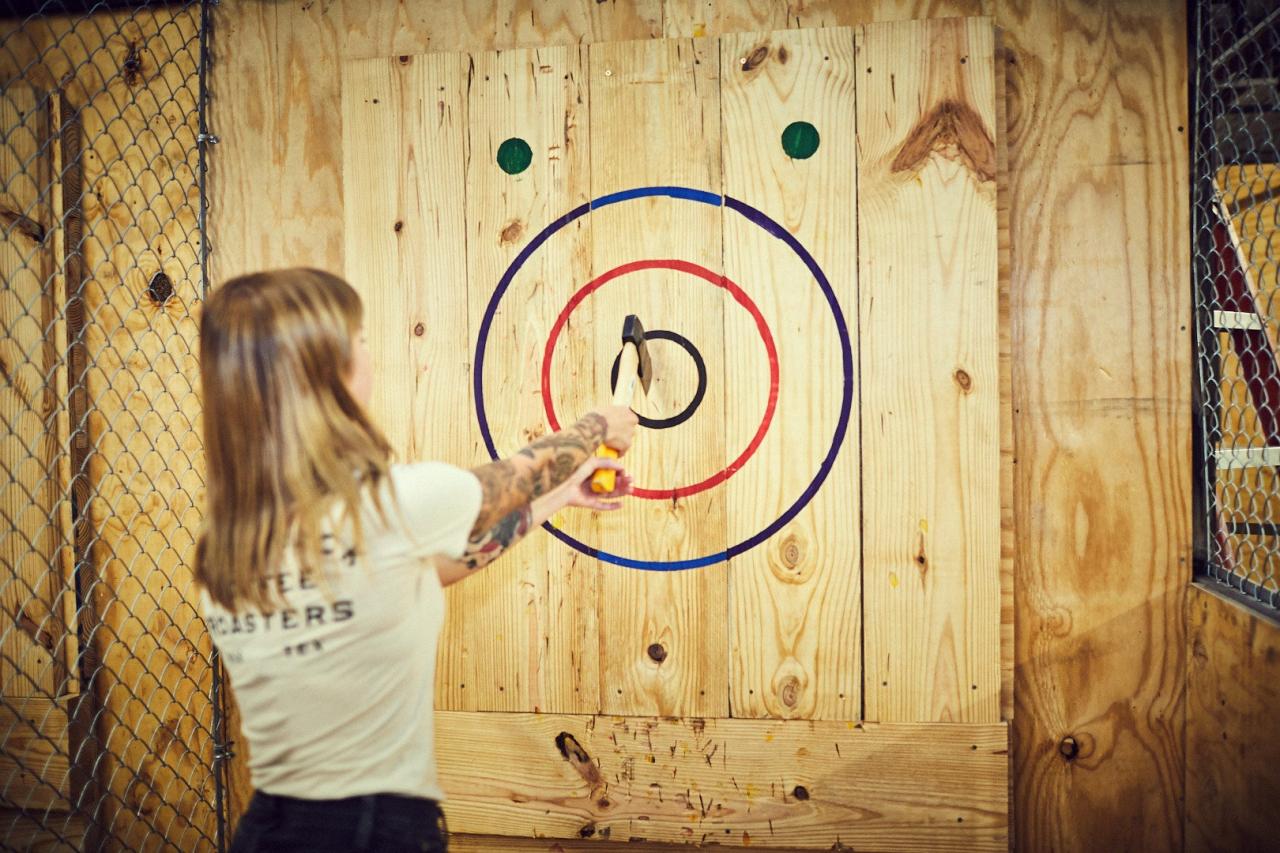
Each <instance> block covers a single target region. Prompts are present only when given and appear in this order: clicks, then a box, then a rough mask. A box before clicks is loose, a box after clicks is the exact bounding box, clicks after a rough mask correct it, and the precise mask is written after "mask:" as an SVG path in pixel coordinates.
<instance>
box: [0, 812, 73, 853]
mask: <svg viewBox="0 0 1280 853" xmlns="http://www.w3.org/2000/svg"><path fill="white" fill-rule="evenodd" d="M89 837H90V836H89V835H88V834H87V832H86V829H85V823H84V820H83V819H82V818H80V817H78V816H76V815H71V814H65V813H61V812H52V813H48V814H41V815H40V817H39V818H38V819H37V818H35V817H32V816H31V814H30V813H28V812H22V811H18V810H14V809H0V838H3V839H4V843H5V845H6V846H9V847H12V848H13V849H14V850H22V851H25V853H76V851H80V850H85V849H86V844H85V840H86V838H89Z"/></svg>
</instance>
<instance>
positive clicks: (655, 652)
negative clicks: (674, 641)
mask: <svg viewBox="0 0 1280 853" xmlns="http://www.w3.org/2000/svg"><path fill="white" fill-rule="evenodd" d="M647 651H648V653H649V659H650V660H651V661H653V662H654V663H662V662H663V661H664V660H666V659H667V650H666V648H664V647H663V645H662V643H650V644H649V648H648V650H647Z"/></svg>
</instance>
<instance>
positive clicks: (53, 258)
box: [0, 84, 75, 698]
mask: <svg viewBox="0 0 1280 853" xmlns="http://www.w3.org/2000/svg"><path fill="white" fill-rule="evenodd" d="M55 101H56V96H51V95H50V94H49V93H48V92H43V91H40V90H38V89H35V88H34V87H32V86H29V85H25V84H14V85H10V86H7V87H5V89H4V90H3V92H0V138H2V140H3V141H0V279H2V280H3V281H4V287H3V289H0V374H2V375H3V384H0V430H3V436H2V437H0V525H3V527H0V695H3V696H11V697H17V696H42V697H45V698H51V697H55V696H59V695H63V694H65V693H68V692H75V686H74V684H73V683H72V682H70V681H68V678H69V675H70V674H71V672H73V671H74V670H73V662H74V657H68V653H69V652H73V651H74V644H73V643H71V640H72V636H71V632H72V631H74V613H71V614H68V612H67V607H66V605H67V603H68V602H66V601H65V599H66V598H67V597H68V595H70V594H71V593H70V586H69V580H70V576H69V574H68V573H67V570H68V568H69V567H70V560H71V552H70V546H69V542H70V525H69V524H68V522H69V513H65V512H64V510H67V509H69V505H68V501H69V499H70V496H69V495H68V493H67V491H66V489H65V488H61V489H60V488H59V487H60V485H62V484H64V483H65V482H66V474H65V466H66V463H67V449H68V448H67V434H66V420H65V418H66V401H67V395H66V393H65V390H66V370H67V368H66V343H65V341H66V336H65V326H64V325H63V324H62V318H63V317H64V316H65V300H66V291H65V286H64V282H63V280H62V277H61V268H62V263H61V260H60V258H59V256H58V250H59V249H60V248H61V247H62V228H61V221H60V219H59V218H58V216H57V214H58V211H57V210H55V208H54V205H53V201H54V198H55V196H58V195H59V194H60V190H61V187H62V183H61V181H60V180H58V179H57V178H56V163H55V158H57V157H58V156H59V151H58V148H59V145H58V134H57V130H56V128H55V127H54V118H53V115H52V112H53V111H54V103H55ZM59 330H62V331H63V336H62V338H61V340H62V345H61V346H59V340H58V337H57V335H56V333H57V331H59ZM59 388H61V389H62V390H63V393H62V394H59V393H58V390H59ZM73 609H74V608H73ZM69 615H70V616H71V618H68V616H69Z"/></svg>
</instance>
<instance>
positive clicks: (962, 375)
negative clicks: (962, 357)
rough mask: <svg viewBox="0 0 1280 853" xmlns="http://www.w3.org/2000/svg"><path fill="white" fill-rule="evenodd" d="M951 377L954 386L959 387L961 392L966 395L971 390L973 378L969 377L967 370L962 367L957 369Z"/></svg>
mask: <svg viewBox="0 0 1280 853" xmlns="http://www.w3.org/2000/svg"><path fill="white" fill-rule="evenodd" d="M953 375H954V376H955V380H956V384H957V385H959V386H960V390H961V391H963V392H964V393H966V394H968V393H969V392H970V391H972V390H973V377H971V376H970V375H969V372H968V371H967V370H965V369H964V368H963V367H957V368H956V372H955V373H954V374H953Z"/></svg>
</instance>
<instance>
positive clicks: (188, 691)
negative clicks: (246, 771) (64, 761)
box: [0, 8, 215, 850]
mask: <svg viewBox="0 0 1280 853" xmlns="http://www.w3.org/2000/svg"><path fill="white" fill-rule="evenodd" d="M199 20H200V15H199V9H198V8H185V9H164V10H158V11H151V10H148V11H145V12H141V13H130V12H115V13H109V14H103V15H100V16H97V17H95V18H94V19H92V20H90V21H83V20H81V19H80V18H79V17H71V18H66V17H46V18H41V19H39V20H32V21H29V22H28V23H27V24H26V25H25V26H24V28H23V31H22V34H21V35H20V36H17V37H15V38H14V39H13V40H12V41H11V42H6V50H5V51H3V52H0V54H2V57H0V78H2V79H5V80H10V79H13V77H14V76H15V75H16V74H17V73H18V72H19V71H22V73H23V74H24V76H25V77H26V79H27V80H28V81H30V82H32V83H34V84H35V85H37V86H40V87H41V88H43V89H44V90H46V91H49V92H54V91H58V93H59V94H58V97H57V98H56V99H55V100H54V101H52V102H51V104H53V106H54V107H56V109H57V111H58V114H59V115H60V116H61V119H60V120H59V124H60V126H61V128H62V129H63V131H64V137H65V133H66V132H68V129H69V128H76V130H75V131H74V133H75V138H74V140H70V139H67V138H64V139H63V143H64V144H66V145H67V146H68V147H67V151H68V152H72V151H74V152H76V153H74V154H73V153H68V155H67V156H68V157H74V161H73V162H65V163H64V166H65V168H66V169H67V172H66V174H65V175H64V178H65V180H66V181H67V182H68V184H67V186H64V188H63V191H62V192H61V193H59V194H57V195H55V198H56V199H57V200H58V201H61V202H63V203H64V204H65V207H64V209H63V211H62V213H63V215H64V216H65V217H66V219H65V224H66V225H67V232H66V234H65V235H62V236H61V237H59V239H61V240H62V241H63V242H62V245H61V247H60V248H59V249H58V251H59V252H60V253H61V252H64V251H65V253H66V270H65V272H67V274H68V276H69V278H68V285H69V288H70V292H67V293H66V294H65V299H66V303H65V304H66V305H67V306H68V309H67V310H68V312H69V313H74V314H75V315H76V316H77V317H80V318H82V319H83V324H84V325H83V330H82V332H81V333H80V334H81V335H82V337H80V339H79V343H78V344H77V347H78V349H79V351H80V354H81V355H82V356H83V359H84V361H83V363H84V364H86V365H88V369H87V370H86V371H85V373H84V375H83V376H76V377H72V379H71V381H72V382H74V381H75V380H76V379H79V380H80V381H81V382H82V383H83V391H82V392H80V394H78V395H77V396H78V397H81V398H83V401H84V402H83V405H84V406H85V410H86V411H87V417H86V419H85V420H84V421H83V422H79V421H78V422H77V423H76V424H75V428H76V430H77V433H76V434H75V435H73V436H70V438H71V439H72V440H73V441H74V442H75V445H76V447H77V448H80V449H78V450H77V452H83V453H84V454H85V461H84V465H83V467H82V468H81V467H80V465H79V464H77V471H76V473H77V479H76V481H75V485H76V487H77V489H78V490H79V489H80V488H81V487H83V491H80V492H79V494H80V497H81V498H82V499H83V501H82V502H81V503H80V509H81V515H80V518H79V519H78V525H79V528H78V531H77V533H78V539H77V541H78V545H77V554H76V557H77V559H78V561H79V570H80V572H81V576H80V579H79V582H80V585H81V589H82V591H83V594H84V602H83V606H82V608H81V613H80V625H79V628H80V630H81V631H82V632H83V633H84V637H85V641H86V642H85V650H84V654H85V658H84V663H85V664H86V665H87V666H89V667H92V668H94V669H96V670H97V678H95V680H94V683H93V685H92V686H93V693H92V695H86V698H85V699H84V700H83V701H82V702H76V703H74V704H73V705H72V706H71V707H73V708H76V709H79V710H77V711H76V712H75V713H73V714H72V716H73V717H74V718H75V721H73V722H72V723H71V729H72V733H71V737H72V738H73V740H72V741H71V742H70V744H69V746H70V747H71V749H72V752H73V754H74V753H75V752H76V751H77V750H84V752H81V753H80V754H81V755H91V756H92V760H91V761H85V762H83V765H82V768H81V769H83V770H85V771H87V772H88V773H89V774H91V775H95V776H96V788H97V790H94V791H93V792H92V793H90V794H87V795H85V796H84V797H83V798H81V797H80V796H79V795H78V794H75V793H74V792H73V802H74V801H80V802H82V803H83V804H84V806H85V813H84V815H82V816H78V817H76V818H75V819H74V820H73V821H71V822H74V823H76V824H77V825H78V826H79V827H80V829H81V830H83V829H88V832H89V837H88V838H87V839H86V840H85V846H89V847H94V846H97V845H98V844H99V843H101V842H103V841H107V842H109V843H112V844H116V845H118V846H121V847H127V848H131V849H142V850H147V849H154V848H155V847H156V846H157V845H158V843H159V841H160V838H159V836H158V835H155V834H151V833H149V831H148V826H155V825H163V826H166V827H167V828H168V841H169V842H170V843H173V844H177V845H179V846H182V847H184V848H189V849H201V846H202V845H205V846H206V847H212V846H213V841H212V839H213V836H214V833H215V826H214V815H213V799H214V793H213V785H212V779H211V777H209V775H208V773H207V770H206V768H207V765H208V762H209V760H210V759H211V757H212V742H211V740H210V737H209V735H210V727H211V722H212V720H211V718H212V708H211V706H210V705H209V703H208V702H207V701H201V699H200V697H202V696H208V694H209V690H210V684H211V676H212V671H211V669H210V667H209V665H208V661H209V656H210V653H211V647H210V643H209V641H208V637H207V634H206V633H205V632H204V629H203V626H202V624H201V622H200V621H199V619H198V617H197V616H196V613H195V609H194V607H193V606H192V604H191V602H192V601H193V600H194V598H195V594H194V590H193V587H192V579H191V575H190V571H189V568H188V560H189V557H190V554H191V550H192V548H193V545H194V536H195V531H196V527H197V525H198V523H199V513H198V510H197V506H196V504H197V500H198V499H199V495H200V491H201V488H202V473H201V471H200V465H201V464H202V459H201V452H200V441H199V435H198V433H197V427H196V424H197V421H198V418H199V399H198V397H197V394H196V388H197V379H196V376H197V373H198V368H197V365H196V363H195V359H194V349H195V341H196V322H195V318H196V316H197V313H196V312H197V310H198V304H199V298H200V291H199V286H200V277H199V268H198V253H199V251H200V241H199V237H198V235H197V234H196V213H197V211H198V210H199V200H198V189H197V184H196V179H195V174H194V169H193V168H192V166H193V163H194V155H193V153H192V152H194V150H195V148H196V139H195V136H196V113H195V109H196V103H195V98H196V87H195V85H194V82H193V81H194V75H195V73H196V63H197V61H198V59H199V51H198V47H197V45H198V41H197V40H196V35H197V26H198V23H199ZM126 61H128V62H129V64H128V68H129V69H131V70H126ZM73 178H74V179H75V180H76V181H78V183H77V184H76V185H75V186H71V185H70V182H71V181H72V180H73ZM81 186H83V191H82V190H81ZM58 196H61V198H58ZM72 220H75V222H76V223H77V226H78V224H79V223H80V222H81V221H82V223H83V228H82V230H81V231H79V232H78V233H76V234H75V235H74V236H73V234H72V229H71V224H72ZM80 237H83V243H81V242H80ZM73 268H74V269H76V270H78V271H79V272H78V274H77V276H76V277H75V278H71V277H70V272H71V271H72V270H73ZM161 272H163V273H164V274H165V275H166V276H167V277H168V279H169V282H170V283H171V285H172V294H171V295H170V296H169V297H168V299H166V300H163V301H160V300H156V299H153V298H152V296H151V295H150V294H151V289H150V285H151V283H152V280H153V278H154V276H156V274H158V273H161ZM60 274H61V273H60ZM72 306H74V307H72ZM59 310H61V309H59ZM68 319H69V318H68ZM59 322H60V323H64V325H59V326H57V327H56V328H55V330H54V334H56V335H65V334H66V332H67V328H66V325H65V321H59ZM51 345H52V344H51ZM61 357H62V356H61V355H60V356H59V358H61ZM76 357H78V356H75V354H74V353H73V358H76ZM76 363H77V362H76V361H72V365H75V364H76ZM50 379H51V380H52V385H53V387H52V388H51V391H55V392H58V393H57V394H55V395H51V396H61V391H63V390H65V389H66V387H67V383H66V382H65V381H63V380H59V379H57V378H55V377H50ZM68 473H69V472H68ZM58 479H59V487H60V488H64V489H65V485H66V483H67V479H68V478H67V477H65V476H62V475H59V478H58ZM60 500H62V501H63V502H64V503H65V502H66V497H65V493H64V494H63V495H62V496H60ZM60 516H61V519H62V520H63V522H65V520H66V519H67V513H66V512H65V511H63V512H61V513H60ZM90 720H92V721H93V722H92V723H89V722H88V721H90ZM76 721H79V722H76ZM81 723H84V724H83V725H82V724H81ZM78 772H79V771H77V770H76V769H73V770H72V773H73V777H72V781H73V783H74V784H77V785H80V784H91V783H92V780H88V779H78V780H77V778H76V775H75V774H76V773H78ZM98 795H103V796H104V797H105V799H104V800H103V801H102V802H101V805H100V806H99V801H98V799H97V797H98ZM90 819H92V820H93V821H95V822H96V825H95V824H91V823H90V822H89V821H90ZM55 823H56V821H55ZM77 831H80V830H77ZM33 837H34V836H33Z"/></svg>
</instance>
